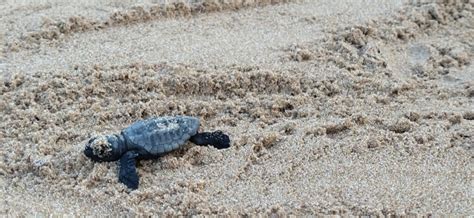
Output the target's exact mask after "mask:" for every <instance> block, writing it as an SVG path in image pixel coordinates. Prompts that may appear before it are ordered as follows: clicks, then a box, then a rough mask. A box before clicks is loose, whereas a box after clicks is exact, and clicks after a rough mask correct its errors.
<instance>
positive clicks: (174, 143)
mask: <svg viewBox="0 0 474 218" xmlns="http://www.w3.org/2000/svg"><path fill="white" fill-rule="evenodd" d="M199 124H200V123H199V119H198V118H195V117H188V116H175V117H155V118H150V119H147V120H141V121H138V122H135V123H133V124H132V125H131V126H129V127H128V128H126V129H124V130H123V131H122V134H123V135H124V137H125V138H126V140H127V143H129V145H131V146H132V147H135V148H139V149H144V150H146V151H147V152H148V153H150V154H152V155H159V154H162V153H166V152H169V151H172V150H174V149H177V148H179V146H180V145H183V144H184V143H185V142H186V141H187V140H189V138H191V136H193V135H195V134H196V133H197V131H198V128H199Z"/></svg>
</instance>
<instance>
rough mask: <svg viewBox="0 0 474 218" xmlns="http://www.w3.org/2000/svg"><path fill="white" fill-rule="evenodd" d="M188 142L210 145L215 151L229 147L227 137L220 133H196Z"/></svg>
mask: <svg viewBox="0 0 474 218" xmlns="http://www.w3.org/2000/svg"><path fill="white" fill-rule="evenodd" d="M189 140H190V141H191V142H192V143H194V144H196V145H201V146H205V145H211V146H213V147H215V148H217V149H224V148H228V147H229V146H230V139H229V136H228V135H226V134H224V133H223V132H222V131H215V132H202V133H198V134H196V135H193V136H192V137H191V138H190V139H189Z"/></svg>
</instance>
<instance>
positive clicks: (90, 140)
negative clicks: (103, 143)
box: [87, 137, 97, 146]
mask: <svg viewBox="0 0 474 218" xmlns="http://www.w3.org/2000/svg"><path fill="white" fill-rule="evenodd" d="M96 138H97V137H92V138H91V139H89V141H88V142H87V144H88V146H89V145H90V144H91V143H92V142H93V141H94V140H95V139H96Z"/></svg>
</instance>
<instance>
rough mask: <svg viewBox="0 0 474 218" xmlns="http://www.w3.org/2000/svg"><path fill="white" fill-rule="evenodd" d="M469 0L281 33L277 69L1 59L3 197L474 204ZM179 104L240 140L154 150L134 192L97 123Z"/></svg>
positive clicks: (167, 206)
mask: <svg viewBox="0 0 474 218" xmlns="http://www.w3.org/2000/svg"><path fill="white" fill-rule="evenodd" d="M472 12H473V5H472V3H470V2H469V1H442V2H439V3H426V4H425V3H420V4H412V5H406V6H405V7H404V8H403V9H401V11H399V12H397V13H395V14H393V17H391V18H385V19H384V18H381V19H377V20H373V21H370V22H367V23H362V24H358V25H355V26H346V27H342V28H339V29H337V28H336V29H334V30H330V29H329V30H327V31H326V32H327V33H326V34H325V35H324V37H323V38H322V39H321V38H319V37H317V38H315V39H314V40H313V41H305V42H301V43H297V44H293V45H288V46H287V47H286V48H282V50H281V53H278V54H281V56H280V58H279V59H278V60H277V61H278V62H276V65H278V64H281V65H288V66H289V67H288V66H286V67H283V66H282V67H281V69H278V68H277V67H270V68H264V67H260V66H247V65H244V66H239V65H234V66H226V67H216V68H214V69H209V68H200V67H199V66H193V65H189V64H170V63H147V62H138V63H124V64H120V65H114V64H109V65H103V64H95V65H92V66H87V65H77V66H74V67H71V68H62V70H51V71H47V72H44V71H43V72H42V71H37V72H29V73H25V72H18V73H12V74H10V75H3V77H2V80H1V83H0V85H1V86H0V94H1V99H0V100H1V101H0V102H1V103H0V108H1V110H2V114H1V119H2V122H1V124H0V125H1V126H0V134H1V136H2V137H0V144H2V145H3V146H2V148H1V150H0V152H1V154H2V156H1V158H2V161H1V162H0V164H1V165H0V174H1V175H2V176H3V178H2V179H3V181H2V184H4V185H2V190H1V192H2V194H3V195H4V196H7V197H6V198H5V199H4V203H2V205H1V206H2V207H1V208H0V209H2V212H5V213H20V214H21V213H22V211H28V210H30V211H35V212H38V213H48V212H59V213H81V214H97V213H101V214H103V213H107V214H164V215H194V214H222V215H225V214H227V215H248V214H254V213H264V214H276V215H285V214H294V215H303V214H354V215H389V214H398V215H414V214H458V215H468V214H472V212H473V208H474V207H473V202H472V198H471V197H470V196H471V195H472V190H471V189H472V187H471V183H472V169H473V163H472V154H473V153H472V151H473V150H472V145H473V144H474V142H473V138H472V137H473V134H472V133H473V132H474V125H473V117H474V115H473V111H472V108H474V103H473V101H472V96H473V90H474V89H473V87H474V84H473V74H472V72H474V71H473V68H472V65H471V62H472V55H473V54H472V51H473V45H472V42H471V40H469V37H470V33H472V21H473V19H472ZM237 13H239V12H237ZM305 22H306V21H305ZM452 35H453V36H456V37H449V36H452ZM446 41H448V42H449V43H446ZM289 44H292V43H289ZM175 114H185V115H193V116H199V117H200V118H201V122H202V127H203V128H204V130H214V129H221V130H223V131H224V132H227V133H229V134H230V136H231V139H232V146H231V148H230V149H228V150H224V151H220V150H216V149H213V148H206V147H193V146H192V145H191V144H188V145H187V146H186V147H185V148H183V149H181V150H179V151H177V152H174V153H172V154H170V155H168V156H166V157H164V158H162V159H160V160H158V161H142V162H140V164H139V174H140V177H141V180H140V182H141V186H140V189H139V190H137V191H134V192H132V193H128V191H127V190H126V189H125V187H124V186H123V185H122V184H120V183H118V181H117V175H116V170H117V169H116V164H115V163H101V164H94V163H92V162H91V161H90V160H88V159H87V158H86V157H84V156H83V155H82V153H81V152H82V149H83V145H84V141H85V140H86V139H88V137H89V136H90V135H91V134H94V133H101V134H104V133H105V134H107V133H112V132H117V131H119V130H120V129H122V128H123V127H126V126H127V125H128V124H130V123H132V122H133V121H135V120H137V119H142V118H146V117H149V116H156V115H157V116H159V115H175ZM223 166H224V167H223ZM33 202H41V203H33Z"/></svg>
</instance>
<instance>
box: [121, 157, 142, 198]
mask: <svg viewBox="0 0 474 218" xmlns="http://www.w3.org/2000/svg"><path fill="white" fill-rule="evenodd" d="M137 156H138V154H137V153H136V152H134V151H128V152H126V153H125V154H123V156H122V157H121V158H120V166H119V168H120V170H119V181H120V182H121V183H123V184H125V185H126V186H127V187H128V188H130V189H137V188H138V180H139V179H138V174H137V168H136V160H135V158H136V157H137Z"/></svg>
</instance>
